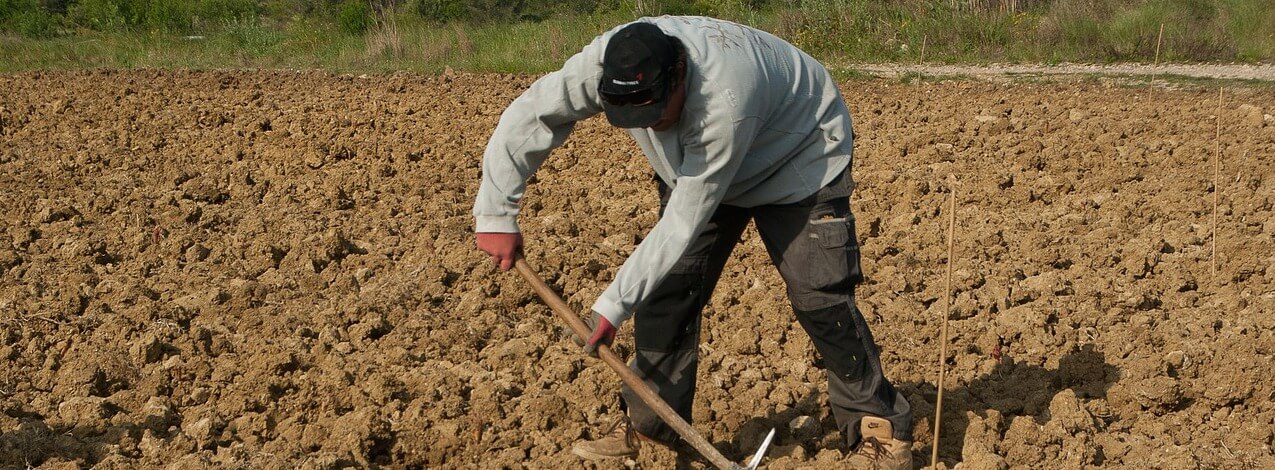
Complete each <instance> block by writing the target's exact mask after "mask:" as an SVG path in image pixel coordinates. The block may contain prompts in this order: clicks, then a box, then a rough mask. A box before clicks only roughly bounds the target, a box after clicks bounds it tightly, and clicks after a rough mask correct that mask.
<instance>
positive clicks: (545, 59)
mask: <svg viewBox="0 0 1275 470" xmlns="http://www.w3.org/2000/svg"><path fill="white" fill-rule="evenodd" d="M591 1H593V3H594V4H600V3H599V1H594V0H571V1H569V2H559V3H558V4H560V5H568V6H569V8H568V7H553V8H557V10H552V9H551V7H548V6H545V5H550V4H553V2H550V3H544V2H536V1H532V2H527V3H528V4H529V5H530V4H534V5H539V6H538V8H539V9H536V10H534V11H531V10H527V11H520V10H517V9H515V8H511V7H508V6H495V5H498V4H500V5H503V4H501V3H500V2H496V1H494V0H490V1H489V0H483V1H481V2H480V1H478V0H467V2H468V3H466V2H460V1H459V0H402V1H400V2H399V3H398V5H399V8H398V9H397V10H393V11H390V12H388V13H382V14H378V13H376V12H375V10H374V9H373V8H368V7H366V3H363V2H360V1H358V0H345V1H341V2H319V3H314V2H302V1H298V0H266V1H261V2H248V1H246V0H216V1H205V2H196V1H194V0H174V1H173V2H148V1H145V0H76V1H72V2H71V6H70V7H69V8H68V10H67V11H66V12H65V13H57V14H55V13H52V12H49V11H46V10H43V9H41V8H39V7H38V6H35V5H38V4H40V0H0V72H14V71H21V70H33V69H78V68H95V67H112V68H137V67H147V68H197V69H204V68H235V67H251V68H304V69H310V68H318V69H327V70H333V71H351V72H352V71H369V72H375V71H391V70H412V71H421V72H431V73H433V72H439V71H442V70H444V69H446V68H449V67H450V68H452V69H456V70H466V71H476V72H519V73H543V72H546V71H551V70H555V69H557V68H558V67H559V66H560V65H561V63H562V62H563V61H564V60H566V59H567V58H568V57H570V56H571V55H572V54H574V53H575V52H576V51H578V50H579V49H580V48H581V47H583V46H584V45H585V44H586V43H587V42H588V41H589V40H590V39H592V38H593V37H594V36H595V35H597V34H599V33H601V32H603V31H605V30H607V29H609V28H611V27H613V26H614V25H616V24H620V23H623V22H626V21H629V20H632V19H634V18H636V17H637V16H639V15H641V14H658V13H692V14H711V15H714V16H719V17H722V18H726V19H731V20H734V21H739V22H742V23H745V24H750V25H753V26H757V27H759V28H761V29H765V30H767V31H771V32H774V33H775V34H777V35H779V36H781V37H784V38H785V39H788V40H789V41H791V42H793V43H795V44H797V45H798V46H800V47H802V48H803V49H804V50H806V51H807V52H810V53H811V54H812V55H815V56H816V57H819V58H821V59H823V60H825V61H829V62H831V63H853V62H905V63H911V62H920V61H924V62H927V63H987V62H1009V63H1020V62H1031V63H1037V62H1039V63H1058V62H1088V63H1108V62H1130V61H1132V62H1152V61H1154V60H1155V58H1156V51H1157V42H1159V60H1160V61H1161V62H1242V63H1243V62H1247V63H1256V62H1264V63H1270V62H1272V61H1275V2H1272V1H1270V0H1119V1H1117V0H1110V1H1095V0H1018V1H1016V2H1011V0H984V1H982V2H979V3H978V4H979V5H983V6H982V7H979V8H972V7H971V5H973V4H974V3H973V2H952V1H951V0H896V1H885V0H696V1H693V2H677V1H671V0H670V1H665V2H661V1H656V0H648V1H644V2H635V1H630V0H620V1H618V2H617V1H615V0H612V1H611V2H609V4H612V5H618V6H615V7H611V8H601V7H597V5H593V6H590V2H591ZM476 4H482V5H486V4H491V5H490V6H488V8H492V9H498V10H499V11H498V12H497V11H496V10H493V12H495V13H492V15H493V17H495V18H496V19H494V20H493V19H487V18H484V17H483V16H482V15H483V13H484V12H483V11H479V10H474V9H472V8H471V9H468V10H464V11H463V12H461V11H460V10H455V8H453V7H455V6H456V5H470V6H472V5H476ZM314 5H320V6H318V7H315V6H314ZM323 5H327V6H323ZM440 5H441V6H440ZM447 5H451V6H450V7H447V8H451V10H448V11H449V13H447V16H449V17H454V16H458V15H462V13H463V15H464V17H463V18H462V19H459V20H451V21H445V22H443V21H438V20H437V19H430V18H427V17H426V16H423V15H426V14H427V13H428V14H434V15H436V16H437V15H442V14H441V13H438V11H442V10H439V8H442V6H447ZM954 5H955V6H956V7H957V8H953V6H954ZM1011 5H1018V6H1020V7H1021V9H1011V8H1009V6H1011ZM436 10H437V11H436ZM587 11H592V13H587ZM430 12H433V13H430ZM496 13H498V14H496ZM519 15H521V16H519ZM519 17H521V18H534V19H537V20H539V21H529V20H523V21H519V20H517V18H519ZM1161 25H1163V27H1164V36H1163V39H1162V41H1158V39H1159V38H1158V34H1159V30H1160V27H1161Z"/></svg>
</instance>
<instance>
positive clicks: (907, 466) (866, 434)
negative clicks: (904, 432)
mask: <svg viewBox="0 0 1275 470" xmlns="http://www.w3.org/2000/svg"><path fill="white" fill-rule="evenodd" d="M859 434H860V440H859V445H858V446H857V447H855V449H854V453H852V454H850V468H856V469H864V470H867V469H871V470H912V441H904V440H900V439H895V438H894V426H892V425H891V424H890V422H889V421H886V420H885V419H882V418H877V417H874V416H865V417H864V418H863V420H862V421H861V422H860V423H859Z"/></svg>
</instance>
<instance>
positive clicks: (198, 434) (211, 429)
mask: <svg viewBox="0 0 1275 470" xmlns="http://www.w3.org/2000/svg"><path fill="white" fill-rule="evenodd" d="M224 427H226V423H224V422H222V421H221V419H220V418H217V417H216V416H207V417H204V418H200V419H198V420H195V421H194V422H187V423H183V424H182V432H183V433H185V434H186V435H187V436H190V438H191V439H193V440H194V441H195V444H196V445H197V446H199V448H201V449H203V448H208V447H210V446H211V445H213V444H214V443H215V442H214V440H215V439H216V438H217V436H219V435H220V434H221V429H222V428H224Z"/></svg>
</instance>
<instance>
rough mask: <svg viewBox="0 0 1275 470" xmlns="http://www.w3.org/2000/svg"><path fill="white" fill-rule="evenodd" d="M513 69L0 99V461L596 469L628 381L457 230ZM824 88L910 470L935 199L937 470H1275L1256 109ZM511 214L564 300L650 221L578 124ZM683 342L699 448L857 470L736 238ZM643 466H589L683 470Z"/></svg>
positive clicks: (927, 325) (814, 371)
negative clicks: (841, 126)
mask: <svg viewBox="0 0 1275 470" xmlns="http://www.w3.org/2000/svg"><path fill="white" fill-rule="evenodd" d="M533 78H534V77H527V76H506V75H467V74H457V75H455V76H445V77H426V76H418V75H410V74H398V75H389V76H371V77H366V78H360V77H353V76H333V75H329V74H325V73H317V72H253V71H222V72H170V71H129V72H111V71H95V72H42V73H23V74H16V75H0V89H3V90H4V92H3V93H0V188H3V192H4V195H3V197H0V227H2V230H0V325H3V328H0V468H25V467H26V466H27V465H31V466H35V467H39V468H49V469H52V468H70V467H76V466H79V467H87V466H92V465H97V466H99V468H302V469H334V468H344V467H349V466H354V467H377V466H382V467H386V468H421V467H424V468H470V467H476V468H502V467H508V468H522V467H526V468H577V467H579V466H581V464H580V463H579V461H578V460H577V459H576V458H575V457H573V456H572V455H571V453H570V445H571V443H572V442H573V441H575V440H577V439H580V438H582V437H587V436H589V435H590V434H591V433H594V432H598V431H599V430H601V428H602V427H603V426H604V425H605V424H607V422H608V421H610V420H612V419H614V418H615V417H616V416H617V413H618V412H619V411H618V409H617V402H616V399H615V394H614V390H615V386H616V383H617V381H616V379H615V377H614V376H613V375H612V374H611V372H610V371H609V370H607V369H606V368H605V367H604V366H602V365H600V364H598V363H596V362H595V361H591V360H588V359H587V358H585V357H584V356H582V354H581V353H580V351H579V348H578V347H577V346H576V345H575V344H574V343H573V342H572V341H571V340H570V339H568V338H567V337H566V336H565V335H563V334H562V332H561V328H560V327H559V326H558V325H557V322H556V321H555V320H554V319H553V318H552V315H551V314H550V313H549V311H548V309H547V308H546V307H545V306H544V305H543V304H542V303H541V302H540V301H539V300H538V299H537V298H536V297H535V295H534V294H533V293H532V291H531V290H530V289H529V288H528V287H527V286H526V285H525V284H524V283H523V282H522V280H521V279H520V278H519V277H518V276H517V275H515V274H513V273H499V272H496V271H495V270H494V269H493V268H492V267H491V266H490V263H489V262H488V260H487V259H486V257H484V256H480V255H479V254H478V253H477V252H476V251H475V250H474V248H473V241H472V234H471V226H472V219H471V216H470V208H471V204H472V201H473V198H474V194H475V191H476V189H477V186H478V180H479V163H480V160H481V158H480V156H481V154H482V152H483V147H484V145H485V143H486V139H487V137H488V136H489V135H490V133H491V131H492V129H493V128H494V126H495V124H496V121H497V119H498V118H499V115H500V113H501V112H502V111H503V109H504V107H505V106H506V105H507V104H508V103H509V102H510V101H511V100H513V99H514V98H515V97H516V96H517V95H518V94H519V93H520V92H521V91H522V90H523V89H525V88H526V87H527V86H528V85H529V84H530V83H531V82H532V80H533ZM843 89H844V90H845V96H846V100H847V102H848V104H849V106H850V109H851V110H852V113H853V115H854V120H855V122H854V124H855V130H856V141H855V151H856V153H855V167H854V176H855V178H856V180H857V181H858V183H859V186H858V189H857V190H856V192H855V195H854V199H853V203H854V209H855V212H856V215H857V218H858V219H857V220H858V232H859V235H860V238H861V242H862V245H863V250H862V253H863V260H864V269H865V272H866V274H867V281H866V283H865V284H863V285H862V286H860V287H859V290H858V299H859V306H860V307H861V308H862V309H863V311H864V312H865V316H866V318H867V319H868V321H869V322H870V323H871V325H872V328H873V332H874V333H875V335H876V337H877V339H878V342H879V343H880V344H881V346H882V350H883V353H882V363H883V364H884V367H885V369H886V372H887V374H888V375H889V376H890V377H891V378H892V379H893V380H894V381H895V383H896V384H898V386H899V388H900V390H901V392H902V393H903V394H904V395H905V396H906V397H907V398H908V400H909V401H910V402H911V403H912V405H913V408H914V410H915V411H916V423H915V428H914V432H915V434H916V438H917V442H916V448H915V450H916V458H917V461H918V462H926V461H928V458H929V455H930V449H931V448H932V447H931V446H932V445H933V443H932V433H931V430H930V427H931V426H932V423H933V422H934V417H935V409H934V405H933V403H934V400H935V395H936V387H935V384H934V382H935V380H936V377H935V376H936V375H937V374H936V368H937V367H936V364H935V356H936V355H937V354H938V353H937V351H938V349H939V345H938V344H936V342H937V340H936V339H935V338H936V336H937V334H938V331H939V325H940V323H941V322H940V319H941V318H942V317H943V315H944V314H945V312H943V311H941V309H942V308H943V301H942V299H943V298H944V295H945V292H944V290H943V285H944V282H943V273H944V272H945V267H944V266H945V262H946V259H947V254H946V247H947V243H946V241H945V227H946V221H947V216H948V214H947V213H946V212H945V210H944V208H945V207H946V203H947V199H948V191H949V189H950V188H951V187H952V186H951V185H953V184H955V185H956V187H957V188H959V195H960V197H959V200H958V208H957V213H956V217H957V221H958V222H957V224H958V233H957V238H956V257H955V266H954V277H953V289H954V311H953V313H952V316H951V345H950V347H949V348H948V351H950V355H949V357H948V358H947V361H948V362H949V364H951V367H950V368H949V373H948V377H949V380H950V382H949V383H948V384H946V386H947V388H946V394H945V397H944V400H945V407H944V410H943V419H942V422H943V423H944V431H943V436H944V440H943V442H942V445H941V446H940V449H939V450H940V452H939V454H940V457H941V458H942V459H943V460H944V461H945V462H946V463H947V464H948V466H949V468H950V467H951V466H952V465H953V464H958V463H960V464H963V465H967V466H968V468H989V469H990V468H1005V467H1006V466H1008V467H1011V468H1082V467H1083V468H1275V454H1272V450H1271V447H1272V442H1273V441H1275V434H1273V433H1275V426H1273V425H1272V423H1275V402H1273V401H1272V397H1273V396H1275V370H1273V369H1272V367H1273V366H1272V364H1273V362H1272V352H1273V351H1275V315H1272V312H1275V268H1272V267H1273V266H1275V118H1272V117H1271V116H1270V115H1271V114H1272V113H1273V112H1275V94H1272V93H1269V92H1268V91H1262V90H1255V89H1243V88H1239V87H1237V89H1235V90H1233V91H1228V93H1226V95H1225V97H1224V102H1223V103H1222V106H1221V109H1220V113H1219V107H1218V102H1217V91H1216V90H1215V89H1213V90H1206V89H1195V90H1192V89H1160V88H1146V87H1139V88H1130V87H1121V86H1117V85H1114V84H1111V83H1105V82H1101V81H1098V82H1095V81H1076V82H1074V83H1052V82H1024V83H995V82H986V81H973V80H957V81H941V82H934V81H919V82H915V83H909V84H902V83H900V82H899V80H884V79H882V80H860V81H854V82H849V83H846V84H844V85H843ZM1218 119H1220V120H1221V121H1220V122H1221V127H1220V129H1221V132H1220V136H1219V134H1218V123H1219V121H1218ZM1219 149H1220V155H1221V160H1220V165H1219V166H1220V170H1219V171H1218V172H1217V178H1216V182H1215V172H1214V162H1215V158H1216V157H1217V155H1219V152H1218V150H1219ZM953 178H955V179H956V181H957V182H956V183H952V181H953ZM1214 200H1216V201H1217V206H1216V214H1217V215H1216V222H1215V219H1214V215H1213V214H1214V205H1213V201H1214ZM523 207H524V209H523V210H524V212H523V217H522V219H521V223H522V228H523V230H524V232H525V234H526V236H527V240H528V245H527V255H528V258H529V260H530V261H531V262H532V263H533V265H534V266H536V267H537V268H538V269H539V270H540V272H541V273H542V275H544V277H546V278H547V280H548V281H549V282H550V283H551V284H552V285H553V286H554V287H555V288H557V289H559V290H560V292H562V293H563V294H564V297H565V298H566V300H567V302H568V303H569V304H570V305H572V306H573V308H576V309H579V310H583V309H584V308H586V307H587V305H589V304H590V303H591V302H592V301H593V300H594V298H595V297H596V296H597V295H598V294H599V293H600V292H601V291H602V290H603V289H604V288H605V287H606V283H607V281H608V280H609V279H610V278H611V276H612V275H613V273H614V272H615V270H616V269H617V267H618V266H619V265H620V264H621V263H622V262H623V260H624V259H625V257H626V256H627V254H628V253H629V252H630V251H631V250H632V249H633V247H634V243H635V242H636V241H637V240H640V239H641V237H642V236H643V235H644V234H645V233H646V232H647V231H648V230H650V228H651V227H652V226H653V225H654V223H655V222H656V220H657V208H658V201H657V198H656V194H655V190H654V187H653V185H652V184H651V171H650V169H649V165H648V164H647V163H646V159H645V158H643V157H642V156H641V155H640V153H639V152H638V150H637V148H636V146H635V145H634V144H633V142H632V141H631V140H630V139H629V138H628V137H627V135H625V134H624V133H622V132H619V131H617V130H615V129H612V128H610V127H609V126H607V125H606V124H605V122H604V121H603V120H601V119H591V120H588V121H586V122H583V123H580V124H579V125H578V126H577V128H576V131H575V133H574V134H573V135H572V136H571V138H570V139H569V140H568V141H567V143H566V145H565V146H564V147H563V148H562V149H560V150H558V151H557V152H555V153H554V155H553V156H552V157H551V158H550V159H549V160H548V161H547V162H546V163H545V165H544V167H542V169H541V170H540V173H538V175H537V177H536V181H535V182H534V183H533V184H531V185H530V187H529V189H528V194H527V199H526V201H525V203H524V205H523ZM1215 224H1216V225H1215ZM1215 226H1216V230H1214V227H1215ZM1214 243H1216V248H1215V247H1214ZM1214 267H1216V270H1215V268H1214ZM629 328H631V326H626V327H625V330H622V331H621V336H620V340H619V343H620V344H621V347H626V346H624V345H625V344H626V339H625V338H631V336H630V334H631V332H630V330H629ZM702 341H703V342H702V345H701V360H702V362H701V367H700V369H699V375H700V376H699V378H698V380H699V381H698V383H699V393H698V395H697V398H696V403H695V409H694V423H695V426H696V428H697V429H698V430H700V432H701V433H703V435H704V436H705V437H706V438H708V439H709V440H710V441H712V442H714V443H715V444H716V445H718V446H719V447H720V448H722V449H723V451H724V452H725V453H726V454H727V455H728V456H730V457H732V458H736V459H740V460H742V458H743V457H744V455H743V454H744V452H746V451H747V450H749V449H752V448H753V447H754V446H755V443H756V442H757V440H758V439H759V438H760V437H761V435H762V434H763V433H764V432H765V431H767V430H769V429H770V428H771V427H772V426H774V427H777V428H779V436H778V442H777V447H776V448H775V450H774V451H773V452H772V454H771V459H770V460H769V461H768V464H767V465H768V467H769V468H771V469H791V468H836V467H837V466H838V465H839V463H840V462H842V461H843V460H844V453H845V451H846V449H845V446H844V444H843V443H842V439H841V436H839V435H838V433H837V432H836V428H835V425H834V421H833V417H832V416H830V415H829V413H828V411H827V407H826V406H825V405H824V404H825V403H826V401H827V399H828V398H827V394H826V393H825V392H824V391H823V384H824V381H825V379H824V371H822V370H821V369H819V368H818V366H817V364H819V363H820V361H818V360H817V358H815V357H814V353H813V352H812V351H813V348H812V347H811V345H810V343H809V340H808V338H807V337H806V336H805V334H804V333H803V332H802V330H801V327H800V326H799V325H798V323H797V321H796V320H795V318H793V315H792V311H791V309H790V307H789V304H788V301H787V300H786V299H785V297H784V288H783V283H782V281H781V280H780V279H779V277H778V275H777V274H776V272H775V270H774V269H773V268H772V267H771V266H770V264H769V261H768V257H767V255H766V252H765V249H764V247H763V246H762V244H761V242H760V240H759V239H758V237H757V236H756V234H755V233H754V232H753V231H751V230H750V231H748V232H746V234H745V239H744V242H743V243H742V244H741V245H740V246H739V247H737V249H736V251H735V252H734V254H733V255H732V260H731V262H730V263H729V264H728V266H727V268H726V271H725V272H724V273H723V275H722V281H721V284H720V287H719V289H718V291H717V292H716V294H715V296H714V297H713V299H712V303H711V305H710V307H709V308H708V311H707V312H706V314H705V318H704V321H703V333H702ZM647 449H648V450H647V451H645V452H644V453H643V455H642V456H641V458H639V459H638V460H637V461H636V462H628V463H625V462H612V463H607V464H603V465H598V466H594V465H592V464H589V465H586V468H607V469H620V468H627V467H630V466H636V467H639V468H672V467H673V466H674V463H675V462H674V457H673V456H672V455H670V454H669V453H667V452H665V451H663V450H660V449H659V448H657V447H656V446H647Z"/></svg>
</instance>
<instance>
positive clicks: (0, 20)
mask: <svg viewBox="0 0 1275 470" xmlns="http://www.w3.org/2000/svg"><path fill="white" fill-rule="evenodd" d="M0 31H4V32H11V33H18V34H21V35H23V36H26V37H31V38H42V37H49V36H52V35H53V15H51V14H49V12H48V11H47V10H45V9H44V8H43V7H41V6H40V3H39V2H38V1H37V0H0Z"/></svg>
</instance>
